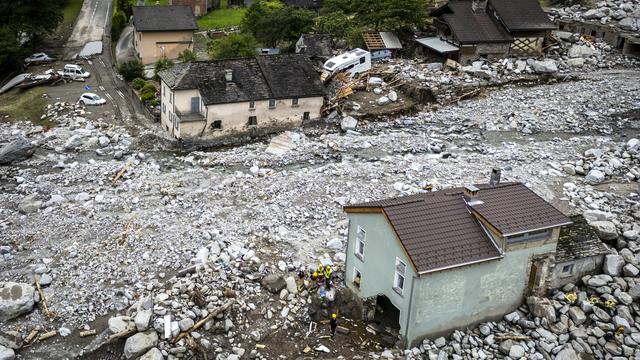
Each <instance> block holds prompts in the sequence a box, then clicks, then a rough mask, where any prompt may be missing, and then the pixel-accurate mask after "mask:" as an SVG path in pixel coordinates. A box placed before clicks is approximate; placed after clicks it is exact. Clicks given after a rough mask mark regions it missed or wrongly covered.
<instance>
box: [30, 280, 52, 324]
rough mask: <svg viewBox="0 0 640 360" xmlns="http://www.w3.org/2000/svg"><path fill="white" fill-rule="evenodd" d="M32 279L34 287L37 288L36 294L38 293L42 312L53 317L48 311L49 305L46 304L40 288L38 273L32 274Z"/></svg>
mask: <svg viewBox="0 0 640 360" xmlns="http://www.w3.org/2000/svg"><path fill="white" fill-rule="evenodd" d="M34 281H35V283H36V289H38V294H40V302H41V303H42V309H43V310H44V314H45V315H46V316H47V317H49V318H51V317H53V314H52V313H51V312H50V311H49V307H48V306H47V298H46V297H45V296H44V292H43V291H42V288H41V287H40V275H39V274H36V276H34Z"/></svg>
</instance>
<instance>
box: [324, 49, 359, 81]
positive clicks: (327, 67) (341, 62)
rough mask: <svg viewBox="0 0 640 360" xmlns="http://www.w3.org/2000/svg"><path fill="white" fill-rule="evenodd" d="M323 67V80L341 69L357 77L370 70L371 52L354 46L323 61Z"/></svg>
mask: <svg viewBox="0 0 640 360" xmlns="http://www.w3.org/2000/svg"><path fill="white" fill-rule="evenodd" d="M323 69H324V71H323V72H322V80H323V81H325V80H327V79H329V78H330V77H332V76H333V75H335V74H337V73H339V72H341V71H346V72H348V73H349V74H351V76H352V77H357V76H358V75H360V74H362V73H366V72H367V71H369V70H371V53H370V52H368V51H366V50H362V49H360V48H356V49H353V50H350V51H348V52H346V53H344V54H340V55H338V56H335V57H332V58H331V59H329V60H327V62H325V63H324V66H323Z"/></svg>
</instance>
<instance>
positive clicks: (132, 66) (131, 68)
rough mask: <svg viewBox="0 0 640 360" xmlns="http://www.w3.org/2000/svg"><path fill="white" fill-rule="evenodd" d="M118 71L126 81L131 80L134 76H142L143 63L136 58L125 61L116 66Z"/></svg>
mask: <svg viewBox="0 0 640 360" xmlns="http://www.w3.org/2000/svg"><path fill="white" fill-rule="evenodd" d="M118 73H120V75H122V77H123V78H124V79H125V80H126V81H132V80H133V79H135V78H144V65H142V63H141V62H140V61H138V60H129V61H125V62H123V63H122V64H120V66H118Z"/></svg>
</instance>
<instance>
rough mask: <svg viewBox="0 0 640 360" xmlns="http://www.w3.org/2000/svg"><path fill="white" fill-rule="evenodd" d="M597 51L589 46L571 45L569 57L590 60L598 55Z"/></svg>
mask: <svg viewBox="0 0 640 360" xmlns="http://www.w3.org/2000/svg"><path fill="white" fill-rule="evenodd" d="M596 52H597V51H596V50H595V49H593V48H591V46H587V45H577V44H576V45H571V47H570V48H569V53H568V55H569V57H571V58H588V57H590V56H593V55H595V54H596Z"/></svg>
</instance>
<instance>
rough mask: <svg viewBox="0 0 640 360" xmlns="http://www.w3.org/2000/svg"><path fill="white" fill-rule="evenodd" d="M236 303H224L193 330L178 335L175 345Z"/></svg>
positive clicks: (232, 301)
mask: <svg viewBox="0 0 640 360" xmlns="http://www.w3.org/2000/svg"><path fill="white" fill-rule="evenodd" d="M234 302H235V300H229V301H227V302H226V303H224V305H222V306H220V307H219V308H217V309H215V310H213V311H212V312H211V313H209V315H207V316H206V317H204V318H203V319H201V320H200V321H198V322H197V323H195V324H194V325H193V326H192V327H191V328H189V329H187V330H186V331H183V332H182V333H180V334H179V335H178V337H176V338H175V340H173V342H174V343H175V342H178V341H180V339H182V338H183V337H185V336H187V334H191V332H192V331H195V330H198V329H199V328H200V327H202V325H204V324H206V323H207V321H209V320H211V319H212V318H213V317H214V316H217V315H218V314H220V313H222V312H223V311H225V310H227V309H228V308H229V307H230V306H231V305H233V303H234Z"/></svg>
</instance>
